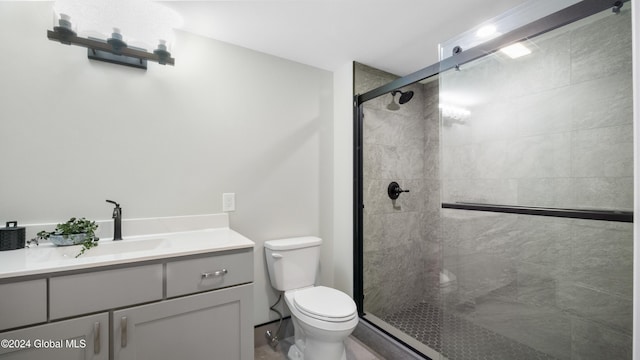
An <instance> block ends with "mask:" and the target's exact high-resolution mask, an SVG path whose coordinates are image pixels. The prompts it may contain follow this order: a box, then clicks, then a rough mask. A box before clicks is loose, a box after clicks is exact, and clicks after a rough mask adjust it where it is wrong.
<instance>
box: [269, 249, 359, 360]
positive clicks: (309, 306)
mask: <svg viewBox="0 0 640 360" xmlns="http://www.w3.org/2000/svg"><path fill="white" fill-rule="evenodd" d="M320 244H321V240H320V239H319V238H317V237H301V238H293V239H282V240H270V241H266V242H265V244H264V246H265V255H266V259H267V268H268V270H269V277H270V280H271V285H272V286H273V287H274V288H276V289H277V290H280V291H284V299H285V303H286V304H287V307H288V308H289V310H290V312H291V319H292V321H293V326H294V333H295V341H294V344H293V345H292V346H291V348H290V349H289V352H288V354H287V356H288V358H289V359H290V360H346V352H345V348H344V340H345V339H346V338H347V337H348V336H349V335H350V334H351V333H352V332H353V330H354V329H355V327H356V325H358V312H357V309H356V304H355V302H354V301H353V299H351V297H349V296H348V295H347V294H345V293H343V292H341V291H339V290H336V289H332V288H329V287H325V286H314V282H315V278H316V273H317V269H318V262H319V258H320Z"/></svg>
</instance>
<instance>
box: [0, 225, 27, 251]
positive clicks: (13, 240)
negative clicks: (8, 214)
mask: <svg viewBox="0 0 640 360" xmlns="http://www.w3.org/2000/svg"><path fill="white" fill-rule="evenodd" d="M25 234H26V231H25V228H24V227H19V226H18V222H17V221H7V227H4V228H0V251H5V250H15V249H22V248H24V241H25V237H26V236H25Z"/></svg>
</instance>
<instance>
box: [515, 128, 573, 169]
mask: <svg viewBox="0 0 640 360" xmlns="http://www.w3.org/2000/svg"><path fill="white" fill-rule="evenodd" d="M570 139H571V137H570V133H555V134H547V135H537V136H529V137H523V138H517V139H513V140H511V141H510V143H509V149H510V152H509V159H508V164H509V165H510V166H512V167H513V173H514V176H515V177H517V178H549V177H568V176H570V169H571V166H570V165H571V140H570Z"/></svg>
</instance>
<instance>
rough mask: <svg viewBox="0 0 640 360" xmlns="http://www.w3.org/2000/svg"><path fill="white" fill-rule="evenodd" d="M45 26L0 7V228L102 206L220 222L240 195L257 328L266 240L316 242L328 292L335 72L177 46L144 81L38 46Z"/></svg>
mask: <svg viewBox="0 0 640 360" xmlns="http://www.w3.org/2000/svg"><path fill="white" fill-rule="evenodd" d="M51 19H52V12H51V3H49V2H6V1H5V2H0V43H2V44H3V52H2V56H1V57H0V126H1V130H0V132H1V135H0V155H1V157H2V164H3V170H2V172H1V174H2V175H1V176H0V179H1V180H0V221H2V224H4V221H7V220H18V221H19V222H20V223H42V222H61V221H64V220H67V219H68V218H69V217H71V216H85V217H88V218H91V219H95V220H100V219H108V218H110V216H111V209H112V207H111V206H110V205H109V204H107V203H105V202H104V200H105V199H112V200H116V201H118V202H120V203H121V205H122V207H123V216H124V217H125V218H140V217H152V216H172V215H191V214H205V213H218V212H221V211H222V207H221V193H223V192H235V193H236V204H237V211H236V212H234V213H231V215H230V222H231V227H232V228H233V229H235V230H237V231H239V232H240V233H242V234H243V235H245V236H247V237H249V238H251V239H252V240H254V241H255V242H256V247H255V254H256V256H255V269H256V270H255V323H256V324H259V323H263V322H266V321H268V320H269V319H274V318H275V316H273V315H272V314H269V309H268V307H269V303H271V302H272V301H273V300H274V299H275V295H274V292H273V291H272V290H271V287H270V285H269V281H268V276H267V272H266V267H265V264H264V254H263V246H262V244H263V242H264V241H265V240H268V239H274V238H280V237H288V236H299V235H307V234H309V235H319V236H322V237H323V238H325V248H324V249H323V257H322V262H323V263H327V264H329V265H328V266H324V267H326V269H324V271H323V273H322V276H321V282H322V283H324V284H327V285H331V282H332V280H333V274H332V268H331V266H330V264H331V260H332V259H331V258H332V252H333V247H332V244H331V243H332V239H331V235H332V233H333V230H332V223H333V218H332V215H331V214H332V213H331V207H332V200H333V198H332V187H333V184H332V182H331V181H332V177H333V175H332V171H331V169H332V168H333V165H332V164H333V161H334V159H333V152H332V149H333V148H332V147H333V141H332V132H333V79H332V74H331V73H330V72H327V71H324V70H320V69H316V68H312V67H309V66H305V65H302V64H298V63H294V62H291V61H287V60H284V59H280V58H276V57H273V56H269V55H265V54H261V53H258V52H255V51H251V50H247V49H244V48H239V47H236V46H233V45H229V44H225V43H222V42H218V41H214V40H210V39H206V38H202V37H198V36H195V35H191V34H187V33H182V32H180V33H178V36H177V42H176V45H175V47H174V55H175V58H176V66H175V67H170V66H160V65H158V64H155V63H149V66H148V70H147V71H146V72H145V71H141V70H137V69H131V68H127V67H123V66H117V65H112V64H106V63H100V62H95V61H89V60H88V59H87V56H86V50H85V49H83V48H80V47H76V46H66V45H61V44H59V43H55V42H52V41H49V40H47V38H46V30H47V29H50V28H51V27H52V20H51ZM125 35H126V34H125ZM124 235H125V236H126V234H124Z"/></svg>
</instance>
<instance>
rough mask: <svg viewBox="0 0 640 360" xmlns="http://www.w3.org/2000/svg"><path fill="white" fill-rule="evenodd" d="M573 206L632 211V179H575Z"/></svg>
mask: <svg viewBox="0 0 640 360" xmlns="http://www.w3.org/2000/svg"><path fill="white" fill-rule="evenodd" d="M572 198H573V199H574V200H573V206H575V207H578V208H587V209H614V210H631V209H633V177H620V178H605V177H596V178H575V179H574V181H573V195H572Z"/></svg>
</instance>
